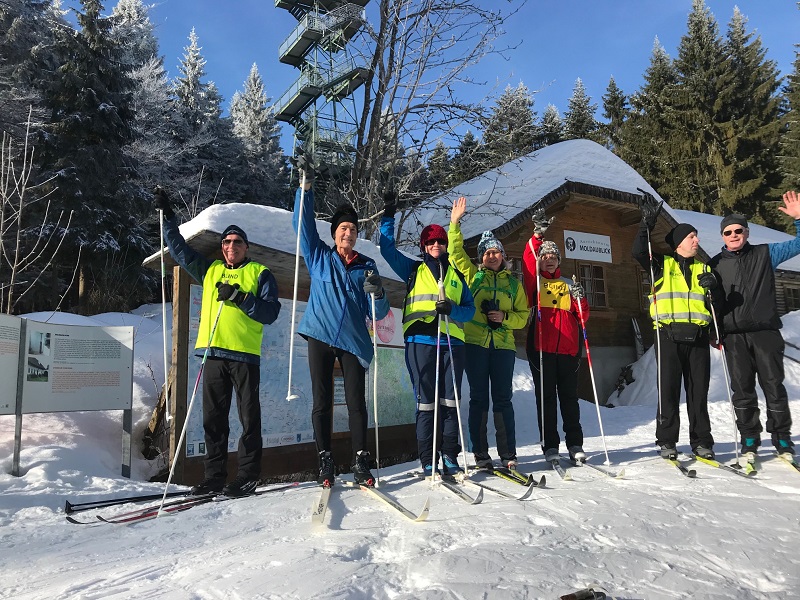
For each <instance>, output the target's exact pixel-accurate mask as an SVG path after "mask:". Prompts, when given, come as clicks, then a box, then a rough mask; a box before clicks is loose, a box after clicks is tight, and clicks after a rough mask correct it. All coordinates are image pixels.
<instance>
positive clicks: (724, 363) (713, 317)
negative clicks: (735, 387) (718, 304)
mask: <svg viewBox="0 0 800 600" xmlns="http://www.w3.org/2000/svg"><path fill="white" fill-rule="evenodd" d="M706 295H707V296H708V305H709V306H710V307H711V320H712V321H714V331H715V333H716V334H717V343H718V344H719V352H720V354H719V357H720V360H721V361H722V373H723V375H724V376H725V391H726V392H728V404H730V407H731V421H732V422H733V449H734V451H735V453H736V463H737V464H738V463H739V440H738V437H739V430H738V428H737V427H736V408H735V407H734V406H733V396H731V385H730V381H731V380H730V375H729V374H728V362H727V361H728V357H727V356H726V355H725V346H723V345H722V336H721V335H720V331H719V323H718V322H717V311H716V310H714V302H712V300H711V290H708V291H706Z"/></svg>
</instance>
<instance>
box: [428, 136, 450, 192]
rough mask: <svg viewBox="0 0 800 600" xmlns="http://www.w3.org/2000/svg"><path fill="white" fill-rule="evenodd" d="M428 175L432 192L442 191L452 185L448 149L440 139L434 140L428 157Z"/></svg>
mask: <svg viewBox="0 0 800 600" xmlns="http://www.w3.org/2000/svg"><path fill="white" fill-rule="evenodd" d="M428 175H429V176H430V185H431V191H432V192H434V193H435V192H442V191H444V190H446V189H449V188H451V187H452V185H451V180H452V165H451V161H450V151H449V150H448V149H447V146H445V145H444V142H443V141H442V140H439V141H438V142H436V145H435V146H434V147H433V152H431V154H430V156H429V157H428Z"/></svg>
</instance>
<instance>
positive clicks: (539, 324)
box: [528, 240, 544, 446]
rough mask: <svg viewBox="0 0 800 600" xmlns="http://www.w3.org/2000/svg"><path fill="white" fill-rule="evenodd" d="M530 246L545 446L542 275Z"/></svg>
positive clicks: (542, 432) (540, 409)
mask: <svg viewBox="0 0 800 600" xmlns="http://www.w3.org/2000/svg"><path fill="white" fill-rule="evenodd" d="M528 246H529V247H530V249H531V253H532V254H533V259H534V261H535V262H536V323H537V325H536V328H537V330H538V334H539V445H540V446H541V445H542V444H544V358H543V356H542V348H543V347H544V346H543V345H542V295H541V287H540V286H541V282H540V279H541V275H540V274H539V271H540V267H539V255H538V254H537V253H536V250H534V249H533V242H532V241H531V240H528Z"/></svg>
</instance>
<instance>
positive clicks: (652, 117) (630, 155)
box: [616, 37, 685, 200]
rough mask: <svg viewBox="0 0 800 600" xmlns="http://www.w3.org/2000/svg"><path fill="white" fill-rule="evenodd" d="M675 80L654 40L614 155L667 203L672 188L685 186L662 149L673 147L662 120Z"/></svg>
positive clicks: (662, 50)
mask: <svg viewBox="0 0 800 600" xmlns="http://www.w3.org/2000/svg"><path fill="white" fill-rule="evenodd" d="M677 79H678V74H677V72H676V71H675V67H674V65H673V63H672V59H671V58H670V57H669V55H668V54H667V53H666V51H665V50H664V47H663V46H662V45H661V42H660V41H659V40H658V38H657V37H656V38H655V40H654V41H653V51H652V53H651V55H650V65H649V66H648V67H647V70H646V71H645V74H644V85H643V86H642V87H641V88H639V90H637V91H636V93H634V94H633V95H632V96H631V97H630V104H631V108H630V110H629V111H628V118H627V119H626V120H625V121H624V122H623V124H622V128H621V130H620V138H621V141H620V144H619V146H617V148H616V154H617V155H618V156H619V157H620V158H622V159H623V160H624V161H625V162H627V163H628V164H629V165H631V166H632V167H633V168H634V169H636V171H638V172H639V173H640V174H641V175H642V177H644V178H645V180H647V182H648V183H650V185H652V186H653V187H654V188H655V189H656V190H658V191H659V193H660V194H661V196H663V197H664V198H667V199H668V200H669V199H670V198H671V196H672V190H673V189H674V186H675V185H678V186H680V185H685V182H684V181H683V180H682V179H680V178H679V177H678V176H676V175H677V173H678V166H677V165H675V164H672V162H671V155H670V153H669V152H667V151H666V150H665V148H666V147H667V146H668V145H670V144H673V143H675V141H674V140H673V136H672V134H671V130H670V128H669V127H668V125H667V122H666V119H665V115H664V112H665V110H666V109H665V107H666V105H667V103H666V96H667V94H668V93H669V90H671V89H672V88H673V86H674V85H675V84H676V82H677Z"/></svg>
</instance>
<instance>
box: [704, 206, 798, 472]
mask: <svg viewBox="0 0 800 600" xmlns="http://www.w3.org/2000/svg"><path fill="white" fill-rule="evenodd" d="M783 201H784V204H785V206H781V207H779V208H780V210H781V211H782V212H784V213H785V214H787V215H788V216H790V217H792V218H793V219H794V220H795V227H796V228H797V237H795V239H793V240H790V241H788V242H781V243H774V244H758V245H755V246H754V245H752V244H750V243H749V242H748V241H747V240H748V238H749V237H750V230H749V229H748V226H747V219H746V218H745V217H744V216H742V215H738V214H733V215H728V216H726V217H725V218H723V219H722V222H721V224H720V233H722V240H723V242H724V243H725V245H724V246H723V248H722V251H721V252H720V253H719V254H717V255H716V256H715V257H714V258H712V259H711V262H710V263H709V265H710V266H711V268H712V269H713V270H714V271H715V273H716V274H717V276H718V278H719V280H720V284H721V286H722V288H723V291H724V293H725V304H724V307H723V310H722V324H721V329H722V331H723V334H724V338H723V343H724V347H725V352H726V354H727V364H728V371H729V372H730V377H731V389H732V390H733V405H734V408H735V410H736V425H737V427H738V428H739V433H740V435H741V442H742V453H743V454H744V455H745V457H746V458H747V460H748V461H750V462H755V456H756V452H757V450H758V447H759V446H760V445H761V431H762V427H761V421H760V416H759V409H758V395H757V394H756V389H755V385H756V375H758V381H759V384H760V386H761V389H762V390H763V392H764V396H765V398H766V406H767V431H768V432H769V433H770V434H772V443H773V445H774V446H775V449H776V451H777V452H778V454H783V453H788V454H789V455H793V454H794V444H793V443H792V434H791V427H792V415H791V413H790V412H789V400H788V397H787V395H786V388H785V387H784V385H783V378H784V373H783V351H784V342H783V337H782V336H781V333H780V328H781V326H782V325H781V320H780V317H779V316H778V307H777V302H776V296H775V269H776V268H777V267H778V265H779V264H781V263H782V262H784V261H786V260H789V259H790V258H792V257H794V256H797V255H798V254H800V195H798V194H797V193H796V192H786V193H785V194H784V195H783Z"/></svg>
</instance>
